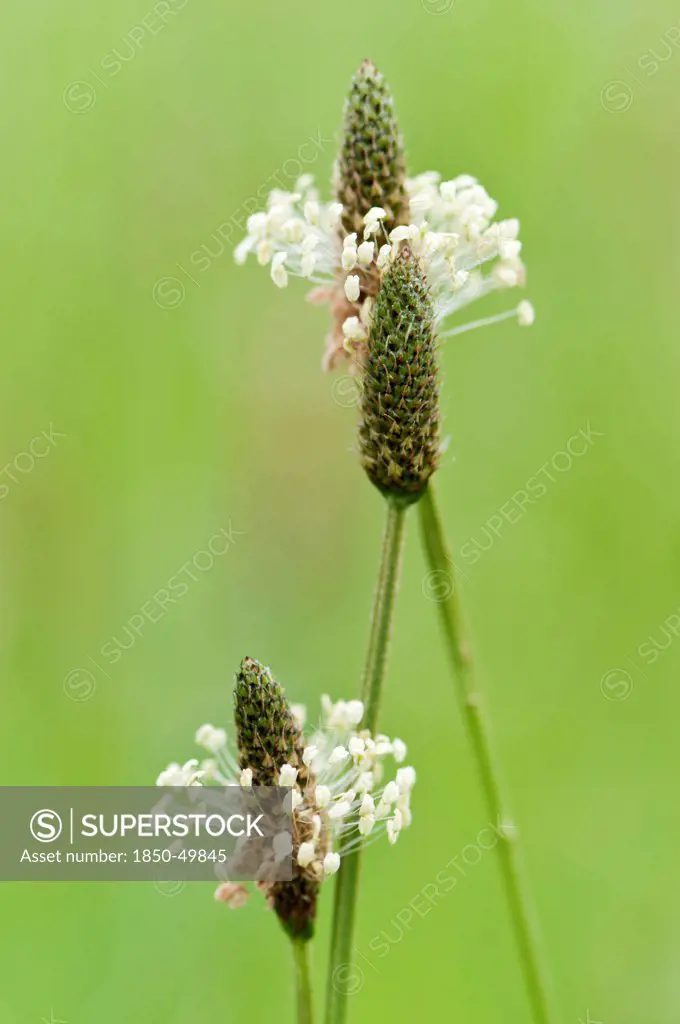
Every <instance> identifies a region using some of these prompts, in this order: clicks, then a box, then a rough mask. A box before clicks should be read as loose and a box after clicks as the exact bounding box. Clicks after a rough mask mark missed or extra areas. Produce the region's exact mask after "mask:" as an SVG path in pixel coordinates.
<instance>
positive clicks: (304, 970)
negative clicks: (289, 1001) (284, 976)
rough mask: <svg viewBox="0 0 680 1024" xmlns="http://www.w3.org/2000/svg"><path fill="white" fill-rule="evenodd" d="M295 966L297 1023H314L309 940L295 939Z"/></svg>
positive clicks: (293, 943) (293, 944)
mask: <svg viewBox="0 0 680 1024" xmlns="http://www.w3.org/2000/svg"><path fill="white" fill-rule="evenodd" d="M291 945H292V947H293V968H294V972H295V993H296V999H297V1024H313V1022H314V1009H313V1004H312V980H311V976H310V970H309V945H310V944H309V942H305V940H304V939H293V940H292V942H291Z"/></svg>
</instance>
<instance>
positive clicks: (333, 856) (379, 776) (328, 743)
mask: <svg viewBox="0 0 680 1024" xmlns="http://www.w3.org/2000/svg"><path fill="white" fill-rule="evenodd" d="M363 714H364V706H363V704H362V703H361V701H359V700H351V701H342V700H341V701H338V702H336V703H333V701H331V699H330V698H329V697H327V696H324V697H322V720H321V724H320V726H319V728H318V729H317V731H316V732H315V733H314V734H313V736H312V737H311V739H310V741H309V745H308V746H307V747H306V748H305V751H304V754H303V761H304V763H305V764H306V765H307V766H308V767H309V769H310V771H311V772H312V774H313V776H314V779H315V789H314V792H313V793H312V794H309V793H302V792H301V791H300V789H299V787H298V785H297V781H296V780H297V774H298V773H297V771H296V769H295V768H292V767H291V766H289V765H286V766H284V767H283V768H282V770H281V775H280V783H281V785H290V786H292V787H293V806H294V807H296V808H299V813H300V814H301V815H303V816H310V815H311V817H310V818H309V823H310V824H311V825H312V832H313V836H314V838H313V839H312V840H309V841H307V842H304V843H302V844H301V845H300V849H299V851H298V855H297V858H298V863H299V864H300V866H301V867H309V868H311V869H312V871H313V872H314V873H316V874H318V875H321V874H322V873H323V874H325V875H332V874H335V872H336V871H337V870H338V868H339V867H340V858H341V857H342V855H343V854H345V853H347V852H349V851H350V850H352V849H353V848H354V847H355V846H357V845H358V844H365V843H366V842H368V841H370V840H369V839H368V837H369V836H370V837H371V839H373V838H378V837H379V836H380V835H382V834H386V835H387V838H388V840H389V841H390V843H392V844H394V843H396V841H397V839H398V838H399V834H400V832H401V830H402V829H403V828H407V827H408V826H409V825H410V824H411V791H412V789H413V786H414V785H415V781H416V773H415V769H414V768H412V767H411V766H410V765H408V766H404V765H403V762H404V760H405V759H406V744H405V743H404V742H403V741H402V740H400V739H393V740H391V739H390V738H389V737H388V736H384V735H382V734H379V735H376V736H372V735H371V733H370V732H369V730H367V729H359V723H360V722H361V719H362V718H363ZM389 761H391V762H393V763H394V765H395V766H399V767H395V770H394V773H393V774H394V777H393V778H391V779H389V780H386V762H389ZM317 808H318V809H319V810H321V811H323V812H325V820H323V821H322V818H321V816H320V815H319V814H318V813H317V810H316V809H317ZM322 830H323V833H324V834H323V835H322ZM317 840H320V842H318V843H317ZM319 847H320V848H321V849H324V848H326V847H329V850H328V852H326V853H325V854H324V856H323V860H320V859H319Z"/></svg>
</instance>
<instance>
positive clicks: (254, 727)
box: [234, 658, 321, 940]
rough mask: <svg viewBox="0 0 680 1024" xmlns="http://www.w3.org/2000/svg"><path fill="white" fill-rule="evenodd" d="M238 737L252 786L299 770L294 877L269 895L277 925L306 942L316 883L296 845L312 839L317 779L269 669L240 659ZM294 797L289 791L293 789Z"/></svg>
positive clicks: (311, 927)
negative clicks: (300, 856) (250, 775)
mask: <svg viewBox="0 0 680 1024" xmlns="http://www.w3.org/2000/svg"><path fill="white" fill-rule="evenodd" d="M234 701H235V705H236V707H235V719H236V734H237V743H238V749H239V760H240V766H241V768H249V769H250V770H251V771H252V773H253V776H252V784H253V785H254V786H278V785H282V784H284V782H283V779H282V775H281V769H282V768H284V765H288V766H289V768H287V769H285V771H287V772H291V771H293V770H297V785H298V786H299V787H300V791H301V793H302V803H301V805H300V807H299V808H298V809H296V810H294V811H293V873H294V877H293V879H292V881H290V882H274V883H272V884H271V885H270V886H269V888H268V896H269V899H270V902H271V905H272V906H273V908H274V910H275V911H276V913H277V915H278V917H279V920H280V921H281V923H282V924H283V927H284V928H285V929H286V931H287V932H288V934H289V935H290V936H291V938H293V939H302V940H306V939H310V938H311V937H312V933H313V930H314V918H315V916H316V904H317V899H318V895H319V888H320V880H319V879H318V878H316V877H315V876H314V875H312V874H311V873H310V872H309V871H307V870H305V869H304V868H302V867H300V865H299V864H298V861H297V855H298V852H299V849H300V845H301V844H302V843H303V842H308V841H309V840H311V839H312V838H313V826H312V824H311V821H312V818H313V814H314V813H316V814H317V815H318V814H320V813H321V812H320V811H319V809H318V808H316V807H315V806H313V794H314V789H315V779H314V776H313V774H312V773H311V771H310V770H309V768H307V766H306V765H305V764H304V762H303V760H302V754H303V749H304V740H303V736H302V731H301V729H300V727H299V725H298V723H297V721H296V719H295V716H294V715H293V713H292V711H291V709H290V705H289V703H288V700H287V698H286V695H285V694H284V692H283V690H282V688H281V687H280V686H279V684H278V683H277V682H276V680H275V679H274V678H273V677H272V674H271V672H270V671H269V669H268V668H265V667H264V666H263V665H260V663H259V662H257V661H255V660H254V659H253V658H244V659H243V661H242V662H241V668H240V670H239V672H238V673H237V675H236V688H235V691H234ZM291 792H292V790H291Z"/></svg>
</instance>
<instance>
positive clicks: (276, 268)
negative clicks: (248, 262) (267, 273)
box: [271, 252, 307, 288]
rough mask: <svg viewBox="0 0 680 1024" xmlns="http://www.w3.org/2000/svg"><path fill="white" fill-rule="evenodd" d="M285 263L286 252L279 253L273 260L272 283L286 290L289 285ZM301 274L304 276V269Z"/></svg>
mask: <svg viewBox="0 0 680 1024" xmlns="http://www.w3.org/2000/svg"><path fill="white" fill-rule="evenodd" d="M285 262H286V254H285V252H277V254H276V256H275V257H274V259H273V260H272V270H271V276H272V281H273V282H274V284H275V285H276V286H277V287H278V288H285V287H286V285H287V284H288V274H287V273H286V269H285V266H284V264H285ZM300 273H301V274H302V268H301V269H300ZM305 276H307V275H305Z"/></svg>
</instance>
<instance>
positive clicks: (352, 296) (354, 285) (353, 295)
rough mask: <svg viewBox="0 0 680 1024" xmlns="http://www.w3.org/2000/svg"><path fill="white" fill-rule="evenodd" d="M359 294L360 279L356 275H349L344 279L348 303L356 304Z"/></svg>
mask: <svg viewBox="0 0 680 1024" xmlns="http://www.w3.org/2000/svg"><path fill="white" fill-rule="evenodd" d="M360 294H361V287H360V279H359V275H358V274H349V275H348V277H346V278H345V295H346V296H347V298H348V299H349V301H350V302H356V301H357V299H358V298H359V295H360Z"/></svg>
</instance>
